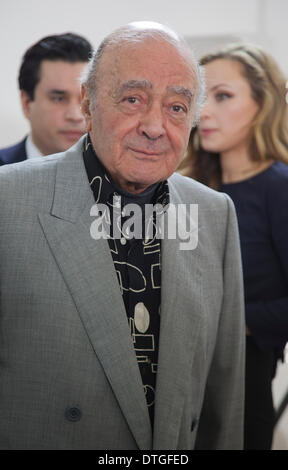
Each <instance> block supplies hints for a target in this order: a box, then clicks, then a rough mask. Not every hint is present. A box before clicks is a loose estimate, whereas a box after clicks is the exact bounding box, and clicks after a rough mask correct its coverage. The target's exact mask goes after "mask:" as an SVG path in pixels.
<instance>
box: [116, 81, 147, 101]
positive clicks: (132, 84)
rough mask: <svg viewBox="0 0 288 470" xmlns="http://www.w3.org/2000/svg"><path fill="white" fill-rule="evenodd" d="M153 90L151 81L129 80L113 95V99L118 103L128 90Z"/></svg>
mask: <svg viewBox="0 0 288 470" xmlns="http://www.w3.org/2000/svg"><path fill="white" fill-rule="evenodd" d="M139 88H140V89H141V88H142V89H149V90H151V89H152V83H151V82H149V80H127V82H124V83H122V84H121V85H120V87H119V88H117V89H116V90H115V91H114V93H113V98H114V99H115V100H116V101H118V100H119V99H120V98H121V96H122V94H123V93H125V91H128V90H135V89H139Z"/></svg>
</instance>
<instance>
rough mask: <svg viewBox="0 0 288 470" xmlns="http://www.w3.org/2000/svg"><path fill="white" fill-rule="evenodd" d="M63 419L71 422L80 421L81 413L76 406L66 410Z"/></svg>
mask: <svg viewBox="0 0 288 470" xmlns="http://www.w3.org/2000/svg"><path fill="white" fill-rule="evenodd" d="M65 418H66V419H67V420H68V421H72V422H76V421H80V419H81V418H82V411H81V410H80V408H78V407H77V406H72V407H69V408H66V410H65Z"/></svg>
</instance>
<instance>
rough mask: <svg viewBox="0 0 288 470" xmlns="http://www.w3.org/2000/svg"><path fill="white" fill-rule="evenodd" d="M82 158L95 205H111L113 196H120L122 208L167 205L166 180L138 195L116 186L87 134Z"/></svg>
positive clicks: (167, 191) (167, 190) (167, 189)
mask: <svg viewBox="0 0 288 470" xmlns="http://www.w3.org/2000/svg"><path fill="white" fill-rule="evenodd" d="M83 158H84V164H85V167H86V172H87V176H88V180H89V184H90V187H91V190H92V191H93V193H94V196H95V201H96V203H98V202H99V203H102V204H106V203H107V202H110V203H112V201H113V196H121V206H122V207H123V206H125V205H126V204H129V203H136V204H139V205H141V206H142V205H144V204H148V203H152V204H156V203H158V204H162V205H166V204H168V203H169V188H168V182H167V181H166V180H165V181H162V182H160V183H155V184H153V185H151V186H150V187H149V188H147V189H146V190H145V191H143V193H140V194H132V193H128V192H127V191H125V190H124V189H122V188H120V187H119V186H118V185H116V184H115V182H114V181H113V180H112V179H111V177H110V175H109V173H108V172H107V170H106V168H105V167H104V165H103V164H102V163H101V162H100V160H99V158H98V157H97V155H96V152H95V150H94V148H93V145H92V142H91V139H90V136H89V134H87V135H86V137H85V139H84V144H83Z"/></svg>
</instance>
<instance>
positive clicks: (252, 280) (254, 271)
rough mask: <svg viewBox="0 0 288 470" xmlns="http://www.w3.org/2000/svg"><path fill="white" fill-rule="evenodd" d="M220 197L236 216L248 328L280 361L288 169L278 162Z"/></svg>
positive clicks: (286, 305)
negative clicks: (226, 199)
mask: <svg viewBox="0 0 288 470" xmlns="http://www.w3.org/2000/svg"><path fill="white" fill-rule="evenodd" d="M220 191H222V192H225V193H227V194H228V195H229V196H230V197H231V199H232V200H233V202H234V204H235V208H236V212H237V216H238V224H239V232H240V241H241V251H242V262H243V274H244V289H245V305H246V324H247V326H248V328H249V330H250V332H251V335H252V336H253V338H254V340H255V342H256V343H257V345H258V346H259V347H260V348H261V349H263V350H267V349H274V350H277V353H276V355H277V357H280V356H281V353H282V351H283V348H284V346H285V343H286V342H287V341H288V166H286V165H285V164H284V163H281V162H276V163H274V164H273V165H271V166H270V167H269V168H267V169H266V170H264V171H263V172H261V173H259V174H258V175H255V176H253V177H252V178H249V179H247V180H245V181H241V182H239V183H231V184H222V186H221V188H220Z"/></svg>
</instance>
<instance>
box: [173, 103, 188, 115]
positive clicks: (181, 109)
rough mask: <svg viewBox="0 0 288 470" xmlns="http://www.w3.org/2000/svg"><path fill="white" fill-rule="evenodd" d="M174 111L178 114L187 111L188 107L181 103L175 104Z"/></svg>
mask: <svg viewBox="0 0 288 470" xmlns="http://www.w3.org/2000/svg"><path fill="white" fill-rule="evenodd" d="M172 111H173V112H174V113H176V114H180V113H186V108H185V107H184V106H180V105H179V104H174V105H173V106H172Z"/></svg>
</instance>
